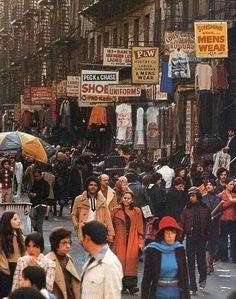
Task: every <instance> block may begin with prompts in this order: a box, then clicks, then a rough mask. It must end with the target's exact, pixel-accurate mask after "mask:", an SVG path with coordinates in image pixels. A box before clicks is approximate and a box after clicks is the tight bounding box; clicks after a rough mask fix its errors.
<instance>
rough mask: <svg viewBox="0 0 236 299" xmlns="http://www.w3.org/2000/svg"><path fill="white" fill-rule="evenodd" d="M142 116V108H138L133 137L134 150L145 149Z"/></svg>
mask: <svg viewBox="0 0 236 299" xmlns="http://www.w3.org/2000/svg"><path fill="white" fill-rule="evenodd" d="M143 115H144V110H143V108H138V109H137V117H136V128H135V136H134V149H135V150H143V149H144V148H145V144H144V128H143Z"/></svg>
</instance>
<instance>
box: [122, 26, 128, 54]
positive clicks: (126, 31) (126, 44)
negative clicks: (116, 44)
mask: <svg viewBox="0 0 236 299" xmlns="http://www.w3.org/2000/svg"><path fill="white" fill-rule="evenodd" d="M123 30H124V32H123V42H124V44H123V46H124V47H126V48H128V46H129V24H128V23H125V24H124V28H123Z"/></svg>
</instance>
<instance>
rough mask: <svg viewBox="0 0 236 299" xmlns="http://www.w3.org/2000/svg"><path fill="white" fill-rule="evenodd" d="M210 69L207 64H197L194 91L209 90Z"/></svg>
mask: <svg viewBox="0 0 236 299" xmlns="http://www.w3.org/2000/svg"><path fill="white" fill-rule="evenodd" d="M211 88H212V67H211V66H210V65H209V64H208V63H198V64H197V66H196V69H195V89H199V90H211Z"/></svg>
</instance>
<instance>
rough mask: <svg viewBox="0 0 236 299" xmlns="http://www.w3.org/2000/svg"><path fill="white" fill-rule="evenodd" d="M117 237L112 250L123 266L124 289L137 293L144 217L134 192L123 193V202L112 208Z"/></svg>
mask: <svg viewBox="0 0 236 299" xmlns="http://www.w3.org/2000/svg"><path fill="white" fill-rule="evenodd" d="M112 221H113V226H114V229H115V238H114V242H113V244H112V250H113V252H114V253H115V254H116V255H117V257H118V258H119V260H120V262H121V264H122V267H123V273H124V278H123V290H124V291H126V290H128V291H129V292H130V294H134V293H137V292H138V291H139V288H138V287H137V283H138V278H137V272H138V255H139V250H140V249H142V248H143V242H144V241H143V218H142V212H141V210H140V209H139V208H136V207H134V198H133V193H132V192H130V191H127V192H125V193H124V194H123V197H122V202H121V204H120V205H119V206H117V207H115V208H114V209H113V210H112Z"/></svg>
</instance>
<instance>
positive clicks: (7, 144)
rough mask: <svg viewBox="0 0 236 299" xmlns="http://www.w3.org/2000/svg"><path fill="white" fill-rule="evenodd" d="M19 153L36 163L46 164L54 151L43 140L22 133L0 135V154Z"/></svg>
mask: <svg viewBox="0 0 236 299" xmlns="http://www.w3.org/2000/svg"><path fill="white" fill-rule="evenodd" d="M13 151H17V152H21V153H22V154H24V155H26V156H28V157H31V158H33V159H35V160H37V161H40V162H43V163H48V161H49V158H50V157H52V156H53V155H54V154H55V153H56V150H55V148H54V147H53V146H51V145H50V144H49V143H47V142H45V141H44V140H42V139H40V138H38V137H35V136H33V135H30V134H26V133H23V132H19V131H15V132H3V133H0V153H9V152H13Z"/></svg>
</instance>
